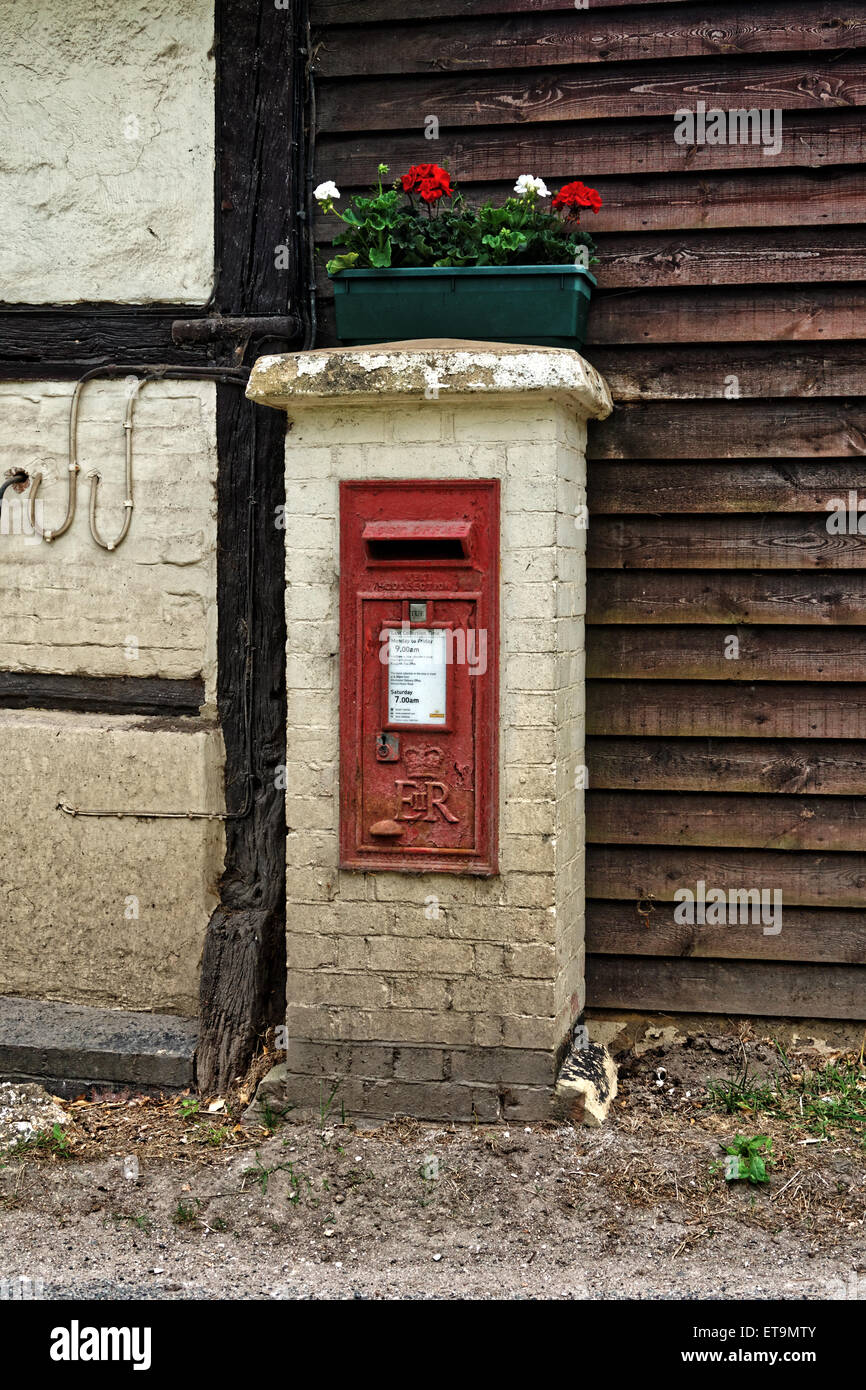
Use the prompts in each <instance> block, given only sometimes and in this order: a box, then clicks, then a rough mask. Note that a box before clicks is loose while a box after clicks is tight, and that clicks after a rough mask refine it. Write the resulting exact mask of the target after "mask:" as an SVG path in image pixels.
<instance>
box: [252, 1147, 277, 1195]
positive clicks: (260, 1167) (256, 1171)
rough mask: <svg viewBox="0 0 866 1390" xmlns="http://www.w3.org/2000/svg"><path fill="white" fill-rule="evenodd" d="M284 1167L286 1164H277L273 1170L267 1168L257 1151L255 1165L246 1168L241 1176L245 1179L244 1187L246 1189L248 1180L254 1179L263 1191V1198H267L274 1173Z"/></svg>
mask: <svg viewBox="0 0 866 1390" xmlns="http://www.w3.org/2000/svg"><path fill="white" fill-rule="evenodd" d="M284 1167H285V1164H283V1163H275V1164H274V1166H273V1168H266V1167H265V1165H264V1163H262V1160H261V1159H260V1158H259V1152H258V1149H257V1150H256V1161H255V1165H254V1166H252V1167H250V1168H245V1169H244V1171H243V1173H242V1174H241V1177H242V1178H243V1179H244V1182H243V1184H242V1185H243V1186H244V1187H245V1186H246V1179H247V1178H254V1179H255V1181H256V1182H257V1183H258V1185H259V1187H260V1188H261V1189H262V1196H263V1197H266V1196H267V1192H268V1183H269V1182H270V1180H271V1177H272V1176H273V1174H274V1173H276V1171H277V1169H278V1168H284Z"/></svg>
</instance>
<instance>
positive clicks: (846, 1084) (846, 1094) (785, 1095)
mask: <svg viewBox="0 0 866 1390" xmlns="http://www.w3.org/2000/svg"><path fill="white" fill-rule="evenodd" d="M777 1050H778V1051H779V1052H780V1056H781V1060H782V1064H783V1071H782V1072H781V1073H776V1075H775V1076H773V1077H772V1078H771V1079H770V1080H758V1079H756V1078H754V1077H752V1076H751V1075H750V1074H749V1070H748V1068H747V1067H746V1068H744V1069H743V1070H742V1071H741V1072H739V1073H738V1074H737V1075H736V1076H733V1077H730V1078H728V1080H726V1081H717V1082H711V1083H710V1085H709V1086H708V1087H707V1090H708V1093H709V1097H710V1100H711V1102H712V1103H713V1104H714V1105H715V1106H717V1107H718V1108H719V1109H721V1110H725V1111H726V1112H727V1114H729V1115H736V1114H754V1115H757V1114H759V1113H760V1114H763V1115H766V1116H768V1117H769V1118H772V1119H775V1120H785V1121H787V1122H788V1123H789V1124H790V1125H791V1126H792V1128H793V1129H795V1130H799V1131H800V1132H801V1133H805V1134H808V1135H811V1136H813V1137H814V1138H817V1139H831V1138H836V1137H839V1135H840V1134H841V1133H843V1132H844V1131H846V1130H847V1131H849V1132H850V1133H852V1134H855V1135H857V1136H859V1138H860V1142H861V1144H862V1146H863V1147H864V1148H866V1074H864V1069H863V1067H862V1065H861V1064H860V1062H859V1061H858V1060H855V1059H854V1058H846V1057H840V1058H838V1059H837V1060H836V1061H833V1062H827V1063H825V1064H824V1065H823V1066H821V1067H818V1068H816V1069H810V1068H808V1067H807V1068H804V1069H803V1070H802V1071H798V1072H795V1071H794V1070H793V1069H792V1067H791V1065H790V1063H789V1062H788V1059H787V1058H786V1057H785V1056H784V1053H782V1052H781V1049H778V1047H777Z"/></svg>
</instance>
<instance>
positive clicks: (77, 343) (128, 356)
mask: <svg viewBox="0 0 866 1390" xmlns="http://www.w3.org/2000/svg"><path fill="white" fill-rule="evenodd" d="M200 313H201V310H196V309H194V308H191V307H190V305H189V304H178V305H170V304H169V305H160V306H159V307H158V308H152V307H150V306H145V305H141V306H136V307H135V308H130V307H129V306H128V305H119V304H117V305H111V304H105V305H86V304H85V305H81V304H76V305H73V306H69V307H64V306H63V305H55V306H45V305H39V306H29V305H28V306H26V307H24V306H22V307H19V308H10V307H8V306H6V307H4V308H0V379H4V380H7V381H21V380H32V379H33V378H35V377H50V378H52V379H57V378H62V377H75V378H78V377H80V376H82V375H83V374H84V372H86V371H87V370H88V369H89V368H91V367H96V366H99V365H101V364H103V363H109V362H122V363H123V364H124V365H126V366H143V365H145V364H150V363H152V362H165V363H170V364H173V365H175V366H181V365H185V366H206V365H208V363H210V362H212V361H213V360H214V359H213V349H212V345H210V344H205V343H185V344H183V346H180V345H178V344H177V343H175V342H174V341H173V340H172V336H171V325H172V323H173V321H174V320H175V319H179V318H186V319H189V318H194V317H197V316H198V315H199V314H200Z"/></svg>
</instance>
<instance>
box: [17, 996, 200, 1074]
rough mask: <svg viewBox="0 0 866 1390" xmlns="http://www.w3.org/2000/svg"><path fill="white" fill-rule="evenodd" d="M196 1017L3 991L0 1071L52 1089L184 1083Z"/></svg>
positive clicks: (190, 1070)
mask: <svg viewBox="0 0 866 1390" xmlns="http://www.w3.org/2000/svg"><path fill="white" fill-rule="evenodd" d="M197 1037H198V1024H197V1022H196V1021H195V1019H189V1018H178V1017H177V1016H176V1015H174V1014H142V1013H131V1012H129V1011H128V1010H126V1009H92V1008H88V1007H86V1006H84V1005H80V1004H57V1003H51V1002H47V1001H45V1000H41V999H16V998H13V997H9V996H7V997H5V998H0V1078H2V1079H4V1080H7V1081H39V1082H40V1083H42V1084H43V1085H44V1086H46V1087H47V1089H48V1090H49V1091H51V1092H52V1093H54V1094H56V1095H62V1096H70V1095H75V1094H77V1093H78V1092H80V1091H81V1090H82V1089H83V1088H85V1087H87V1086H92V1085H99V1086H109V1087H115V1086H117V1087H122V1086H132V1087H135V1088H136V1089H137V1090H150V1089H166V1090H181V1089H183V1088H184V1087H186V1086H191V1085H192V1084H193V1056H194V1053H195V1045H196V1040H197Z"/></svg>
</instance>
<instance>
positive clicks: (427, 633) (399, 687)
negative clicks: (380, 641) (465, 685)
mask: <svg viewBox="0 0 866 1390" xmlns="http://www.w3.org/2000/svg"><path fill="white" fill-rule="evenodd" d="M445 656H446V632H445V629H443V628H435V627H416V628H412V629H410V630H409V631H408V632H407V631H406V630H405V629H404V630H403V631H401V632H397V631H394V630H393V629H392V630H391V631H390V632H389V634H388V720H389V722H390V723H391V724H444V723H445V714H446V709H445V690H446V686H445V665H446V662H445Z"/></svg>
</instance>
